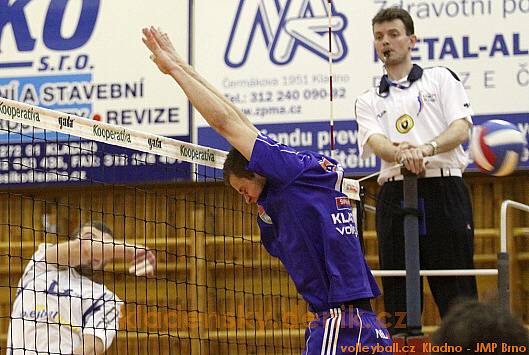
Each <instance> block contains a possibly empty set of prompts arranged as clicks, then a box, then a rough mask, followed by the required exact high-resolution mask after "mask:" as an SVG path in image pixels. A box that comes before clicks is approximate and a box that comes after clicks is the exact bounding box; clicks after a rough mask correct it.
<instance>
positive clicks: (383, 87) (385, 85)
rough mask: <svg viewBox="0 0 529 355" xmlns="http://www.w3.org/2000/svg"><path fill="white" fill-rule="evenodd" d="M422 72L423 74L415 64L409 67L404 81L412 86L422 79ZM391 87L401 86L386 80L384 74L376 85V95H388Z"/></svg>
mask: <svg viewBox="0 0 529 355" xmlns="http://www.w3.org/2000/svg"><path fill="white" fill-rule="evenodd" d="M422 72H423V69H422V68H421V67H420V66H418V65H417V64H413V66H412V67H411V70H410V73H409V74H408V78H407V79H406V81H407V82H408V83H409V85H410V86H411V84H413V83H414V82H415V81H417V80H419V79H420V78H421V77H422ZM391 86H397V87H400V86H401V85H399V84H397V83H394V82H392V81H391V80H390V79H389V78H388V75H387V74H384V75H383V76H382V78H381V79H380V83H379V84H378V94H379V95H382V94H387V95H389V88H390V87H391ZM408 87H409V86H408ZM408 87H404V88H406V89H407V88H408Z"/></svg>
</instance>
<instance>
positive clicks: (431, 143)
mask: <svg viewBox="0 0 529 355" xmlns="http://www.w3.org/2000/svg"><path fill="white" fill-rule="evenodd" d="M426 144H427V145H431V146H432V148H433V150H432V155H437V150H438V148H439V144H438V143H437V142H436V141H434V140H433V141H430V142H428V143H426Z"/></svg>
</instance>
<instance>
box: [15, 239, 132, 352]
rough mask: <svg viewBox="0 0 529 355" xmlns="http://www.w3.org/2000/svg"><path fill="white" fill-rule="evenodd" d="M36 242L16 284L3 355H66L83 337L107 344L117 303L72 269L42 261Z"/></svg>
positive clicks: (111, 337) (115, 327) (43, 247)
mask: <svg viewBox="0 0 529 355" xmlns="http://www.w3.org/2000/svg"><path fill="white" fill-rule="evenodd" d="M48 247H53V244H41V245H39V248H38V250H37V252H36V253H35V254H33V257H32V259H31V260H30V261H29V263H28V265H27V266H26V269H25V270H24V274H23V275H22V278H21V279H20V281H19V283H18V289H17V295H16V298H15V301H14V303H13V310H12V313H11V323H10V325H9V330H8V334H7V354H8V355H10V354H20V355H29V354H72V352H73V350H74V349H75V348H76V347H77V346H79V345H80V344H82V337H83V334H84V335H88V334H89V335H93V336H96V337H97V338H99V339H101V340H102V341H103V344H104V346H105V348H107V349H108V347H109V346H110V345H111V344H112V341H113V340H114V337H115V336H116V331H117V330H118V325H119V317H120V308H121V305H122V304H123V302H122V301H121V300H120V299H119V298H118V297H117V296H116V295H115V294H114V293H112V292H111V291H109V290H108V289H107V288H106V287H105V286H104V285H101V284H99V283H96V282H94V281H92V280H90V279H89V278H88V277H85V276H82V275H80V274H79V273H78V272H77V271H76V270H75V269H73V268H58V267H57V265H53V264H47V263H46V262H45V261H44V256H45V250H46V248H48Z"/></svg>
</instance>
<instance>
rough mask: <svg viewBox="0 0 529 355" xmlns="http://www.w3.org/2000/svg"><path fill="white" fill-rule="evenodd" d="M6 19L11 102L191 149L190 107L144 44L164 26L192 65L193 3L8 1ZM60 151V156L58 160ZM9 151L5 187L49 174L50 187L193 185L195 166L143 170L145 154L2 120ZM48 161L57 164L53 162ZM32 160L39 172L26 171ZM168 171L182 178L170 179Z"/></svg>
mask: <svg viewBox="0 0 529 355" xmlns="http://www.w3.org/2000/svg"><path fill="white" fill-rule="evenodd" d="M0 13H2V14H3V19H4V21H2V23H1V24H0V34H1V38H0V40H1V41H0V43H1V45H0V46H1V48H0V49H1V51H2V56H1V58H0V96H1V97H4V98H8V99H12V100H16V101H20V102H25V103H28V104H31V105H36V106H40V107H44V108H49V109H52V110H57V111H61V112H65V113H67V114H72V115H76V116H80V117H85V118H86V119H90V120H96V121H100V122H104V123H110V124H115V125H118V126H122V127H124V128H131V129H135V130H139V131H143V132H148V133H153V134H159V135H164V136H169V137H175V138H177V139H180V140H183V141H187V142H189V141H190V136H191V135H190V132H189V127H190V113H189V104H188V101H187V98H186V97H185V95H183V94H179V93H177V92H176V90H175V87H174V83H173V82H172V81H171V80H169V79H168V78H167V77H164V76H163V75H161V74H160V72H159V71H158V69H157V68H156V66H155V65H153V63H152V61H151V60H150V59H149V55H148V51H147V49H146V48H145V47H144V45H143V43H142V41H141V37H142V34H141V29H142V28H143V27H145V26H148V25H151V24H152V25H156V26H160V27H161V28H163V30H164V31H165V32H167V33H168V34H169V35H170V36H171V38H172V39H173V41H174V44H175V46H176V49H177V51H178V52H179V53H180V54H181V55H182V57H184V58H188V57H189V53H190V46H191V43H190V28H191V24H190V19H191V14H190V5H189V1H187V0H186V1H176V2H175V1H169V0H162V1H158V2H157V4H156V6H148V7H145V3H144V2H143V1H141V0H126V1H125V0H118V1H100V0H89V1H88V0H83V1H55V0H48V1H40V0H39V1H36V0H29V1H18V2H8V1H3V2H0ZM4 29H5V30H4ZM8 29H9V30H8ZM11 29H12V31H11ZM54 142H58V143H57V144H55V146H57V145H58V146H60V148H58V149H56V151H53V152H49V150H50V147H52V146H53V145H54ZM83 144H90V145H91V147H92V148H93V149H94V154H93V158H92V159H91V160H90V161H89V159H88V158H87V157H86V156H87V155H88V154H89V153H88V152H87V151H86V150H85V151H83V153H82V154H81V155H83V156H85V157H83V158H81V161H82V162H83V163H80V162H79V161H76V160H75V159H77V158H79V156H78V157H77V158H75V157H73V156H70V155H71V154H72V153H71V152H72V151H76V149H77V148H76V147H78V146H79V145H83ZM67 146H71V147H72V148H71V149H70V150H69V149H67ZM0 147H1V148H0V149H1V150H2V152H5V153H6V154H4V155H2V159H3V161H2V172H1V173H0V183H2V184H6V183H9V184H13V183H38V182H43V181H44V180H43V179H42V176H45V175H46V171H48V172H49V174H48V175H49V179H48V180H46V181H47V182H53V180H51V179H53V176H59V177H60V176H62V175H64V176H69V178H68V179H66V180H64V182H66V181H72V182H75V181H79V178H80V177H81V176H82V177H83V178H85V179H88V180H99V181H108V180H109V179H110V180H111V181H114V182H123V183H134V182H147V181H163V180H168V181H172V180H174V179H175V177H180V178H185V179H189V178H190V176H191V175H190V172H191V170H190V166H189V164H183V163H180V162H179V161H175V162H172V161H171V162H169V163H167V164H165V163H164V162H165V158H159V157H155V158H153V157H147V158H148V161H150V162H152V161H153V160H154V161H155V162H157V164H149V165H150V166H149V168H148V172H147V171H144V170H145V169H146V168H145V167H144V166H141V165H139V164H138V163H137V161H138V159H137V158H138V157H139V155H138V154H139V153H137V152H134V151H130V150H126V149H118V148H113V147H111V146H109V145H105V144H102V143H97V142H84V141H83V142H81V141H79V140H78V139H76V138H75V137H73V136H68V135H65V134H57V133H55V132H52V131H46V132H44V130H42V129H36V128H34V127H31V126H27V125H23V124H19V123H15V122H11V121H8V120H0ZM36 152H39V153H40V154H39V155H37V154H36ZM46 153H49V154H54V155H52V156H48V157H47V156H46ZM112 153H115V154H118V157H117V158H116V159H114V160H112V159H110V158H109V157H110V156H111V154H112ZM121 156H126V157H127V159H125V160H123V159H120V158H119V157H121ZM24 159H30V160H25V162H26V163H30V162H31V164H16V162H17V161H20V160H24ZM160 159H162V161H163V162H161V160H160ZM54 160H55V161H56V163H53V164H52V163H50V162H52V161H54ZM135 161H136V163H133V162H135ZM80 164H83V165H82V166H81V165H80ZM174 164H176V165H177V168H175V167H174V166H173V165H174ZM168 168H172V169H173V170H175V171H178V172H177V173H173V174H167V176H166V177H165V178H164V177H162V176H163V175H164V174H165V171H166V170H167V169H168ZM34 169H40V172H33V171H32V170H34ZM79 169H81V170H79ZM103 170H106V172H103ZM109 171H112V176H110V174H108V172H109ZM43 174H44V175H43ZM57 174H58V175H57ZM7 176H11V178H10V179H7V178H6V177H7ZM58 180H60V182H63V181H62V180H61V179H60V178H59V179H58Z"/></svg>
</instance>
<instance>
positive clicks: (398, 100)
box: [355, 65, 472, 184]
mask: <svg viewBox="0 0 529 355" xmlns="http://www.w3.org/2000/svg"><path fill="white" fill-rule="evenodd" d="M412 72H414V73H413V75H415V76H416V77H419V78H418V79H417V80H416V81H414V82H413V83H411V86H410V83H409V82H408V80H407V79H408V78H403V79H402V80H399V81H397V82H394V83H391V84H389V83H385V86H386V88H385V89H387V90H386V91H385V92H381V89H380V88H372V89H371V90H368V91H367V92H365V93H364V94H362V95H361V96H359V97H358V99H357V101H356V104H355V114H356V120H357V121H358V146H359V151H360V156H361V157H362V158H363V159H366V158H367V157H368V156H369V155H371V154H372V153H373V152H372V151H371V149H370V148H369V146H368V145H367V144H366V143H367V140H368V139H369V137H371V136H372V135H373V134H381V135H384V136H386V137H388V138H389V140H390V141H392V142H395V143H400V142H409V143H411V144H414V145H416V146H419V145H421V144H425V143H428V142H430V141H432V140H433V139H434V138H436V137H437V136H438V135H440V134H441V133H442V132H444V131H445V130H446V129H447V128H448V126H449V125H450V124H451V123H452V122H454V121H456V120H458V119H461V118H467V119H468V121H469V122H470V123H472V119H471V117H470V116H471V115H472V110H471V108H470V101H469V99H468V96H467V94H466V92H465V89H464V87H463V84H462V83H461V82H460V81H459V80H458V79H456V77H455V74H452V73H451V72H450V70H448V69H447V68H444V67H435V68H426V69H424V70H423V69H422V68H420V67H419V66H417V65H414V68H413V69H412ZM411 75H412V74H411V73H410V76H411ZM382 85H384V84H383V83H382V82H381V87H382ZM427 161H428V166H427V169H433V168H459V169H461V170H464V169H465V168H466V166H467V165H468V155H467V154H466V152H465V151H464V150H463V147H462V146H461V145H460V146H458V147H457V148H455V149H453V150H451V151H448V152H445V153H441V154H438V155H435V156H433V157H429V158H427ZM393 165H395V163H390V162H387V161H384V160H382V161H381V167H380V170H381V171H382V173H381V174H380V175H379V178H378V182H379V184H382V183H383V182H385V181H386V180H387V179H388V178H390V177H393V176H396V175H399V174H400V169H399V168H396V169H388V168H390V167H391V166H393Z"/></svg>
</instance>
